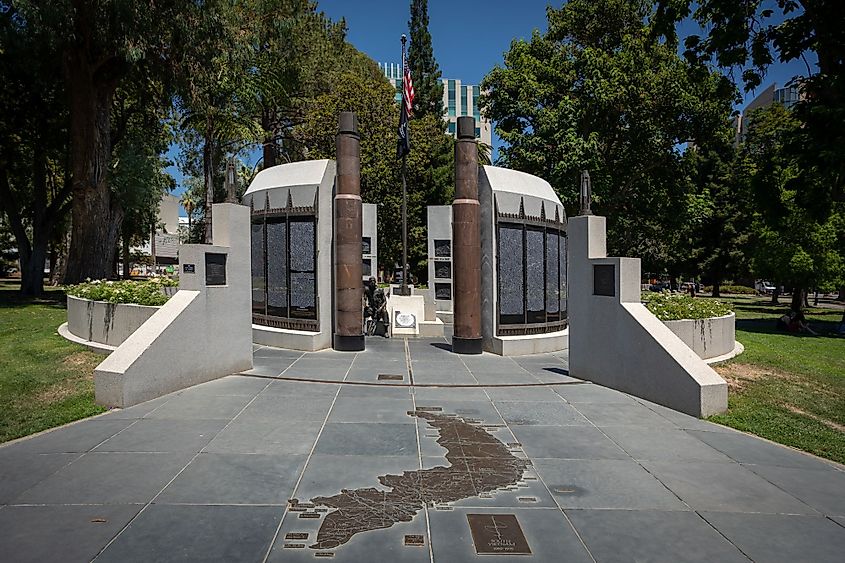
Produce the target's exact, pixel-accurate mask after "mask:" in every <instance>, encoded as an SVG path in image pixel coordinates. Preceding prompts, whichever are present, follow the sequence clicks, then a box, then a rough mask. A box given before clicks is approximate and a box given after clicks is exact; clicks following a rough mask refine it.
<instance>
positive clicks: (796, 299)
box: [789, 287, 804, 313]
mask: <svg viewBox="0 0 845 563" xmlns="http://www.w3.org/2000/svg"><path fill="white" fill-rule="evenodd" d="M803 304H804V289H803V288H800V287H793V288H792V302H791V303H790V305H789V308H790V309H792V310H793V311H795V312H796V313H797V312H798V311H800V310H801V305H803Z"/></svg>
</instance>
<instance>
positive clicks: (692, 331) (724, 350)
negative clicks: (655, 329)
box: [663, 313, 737, 360]
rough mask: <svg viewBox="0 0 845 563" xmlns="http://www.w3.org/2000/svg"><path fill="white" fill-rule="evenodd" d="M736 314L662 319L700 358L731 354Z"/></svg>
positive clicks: (734, 344) (734, 339)
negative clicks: (671, 319)
mask: <svg viewBox="0 0 845 563" xmlns="http://www.w3.org/2000/svg"><path fill="white" fill-rule="evenodd" d="M735 321H736V315H735V314H734V313H731V314H729V315H725V316H724V317H710V318H708V319H682V320H680V321H663V324H665V325H666V326H667V327H669V330H671V331H672V332H674V333H675V335H676V336H677V337H678V338H680V339H681V340H683V341H684V344H686V345H687V346H689V347H690V348H692V350H693V352H695V353H696V354H698V356H699V357H700V358H701V359H702V360H709V359H711V358H716V357H719V356H725V355H729V354H732V353H733V352H734V348H735V347H736V346H737V343H736V328H735Z"/></svg>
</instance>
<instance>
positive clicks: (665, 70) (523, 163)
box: [481, 0, 734, 271]
mask: <svg viewBox="0 0 845 563" xmlns="http://www.w3.org/2000/svg"><path fill="white" fill-rule="evenodd" d="M650 13H651V2H648V1H646V0H599V1H593V0H573V1H571V2H568V3H567V4H565V5H564V6H563V7H562V8H560V9H549V10H548V19H549V27H548V31H547V32H546V33H545V34H541V33H539V32H535V33H534V35H533V36H532V37H531V39H530V40H528V41H522V40H520V41H514V42H513V43H512V44H511V48H510V50H509V51H508V52H507V53H506V54H505V60H504V65H503V66H502V67H496V68H494V69H493V70H492V71H491V72H490V73H489V74H488V75H487V77H486V78H485V79H484V81H483V83H482V90H483V91H485V92H486V94H485V95H482V98H481V105H482V108H483V109H484V111H485V113H486V114H487V115H488V116H489V117H490V118H492V119H493V120H494V121H495V122H496V131H497V133H498V134H499V136H500V137H501V138H502V140H503V141H505V143H507V146H505V147H504V148H503V149H501V151H500V155H501V156H500V159H501V161H502V164H504V165H506V166H509V167H512V168H515V169H519V170H522V171H525V172H529V173H532V174H536V175H538V176H541V177H543V178H545V179H546V180H548V181H549V182H550V183H551V184H552V186H553V187H554V188H555V190H556V191H557V193H558V195H559V196H560V197H561V200H562V201H563V203H564V205H565V206H566V207H567V210H568V212H569V213H570V214H573V213H574V212H576V211H577V205H578V186H579V181H578V178H579V174H580V171H581V170H584V169H588V170H589V171H590V175H591V178H592V183H593V195H594V206H593V211H594V212H597V213H599V214H602V215H605V216H607V218H608V246H609V250H610V251H611V252H612V253H618V254H621V255H632V256H640V257H642V259H643V266H644V268H645V269H646V270H647V271H649V270H650V271H660V270H663V269H665V268H667V267H668V266H669V265H671V264H672V263H673V262H675V261H676V260H677V259H678V254H681V253H682V252H683V251H681V252H679V249H683V248H684V246H683V243H684V240H683V238H682V236H683V235H685V231H684V230H685V229H686V228H687V225H688V224H690V222H691V216H692V215H693V213H695V212H696V208H695V206H694V205H690V203H694V202H691V201H690V198H689V197H688V196H689V194H690V193H692V192H693V187H692V186H691V180H690V172H691V171H690V165H689V164H688V163H687V162H685V159H684V158H683V154H682V152H681V150H680V149H679V146H680V145H682V144H684V143H687V142H688V141H694V142H695V143H696V144H697V145H699V146H702V145H707V144H708V143H710V142H712V140H713V139H714V138H724V137H726V136H728V135H729V128H728V123H729V122H728V116H729V114H730V111H731V107H730V106H731V100H732V98H733V95H734V89H733V87H732V86H731V85H730V83H729V82H728V81H727V80H726V79H725V78H724V77H722V76H720V75H718V74H716V73H712V72H710V71H708V70H707V69H706V68H703V67H701V66H696V65H690V64H689V63H687V62H685V61H683V60H682V59H681V58H680V57H678V55H677V53H676V50H675V49H674V47H672V46H670V45H667V44H665V43H661V42H659V41H657V40H656V39H655V36H654V30H653V29H652V28H650V27H649V25H648V24H647V18H648V16H649V15H650Z"/></svg>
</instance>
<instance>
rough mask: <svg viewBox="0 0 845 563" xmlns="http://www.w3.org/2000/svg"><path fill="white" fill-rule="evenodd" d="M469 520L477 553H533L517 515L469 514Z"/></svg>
mask: <svg viewBox="0 0 845 563" xmlns="http://www.w3.org/2000/svg"><path fill="white" fill-rule="evenodd" d="M467 520H468V521H469V529H470V531H471V532H472V542H473V543H474V544H475V552H476V553H477V554H479V555H531V548H530V547H529V546H528V540H526V539H525V534H524V533H523V532H522V528H521V527H520V525H519V521H518V520H517V519H516V515H514V514H467Z"/></svg>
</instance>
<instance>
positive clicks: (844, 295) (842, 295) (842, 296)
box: [836, 285, 845, 301]
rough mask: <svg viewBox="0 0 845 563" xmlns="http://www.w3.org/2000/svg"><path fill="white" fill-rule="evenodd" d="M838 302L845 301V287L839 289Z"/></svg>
mask: <svg viewBox="0 0 845 563" xmlns="http://www.w3.org/2000/svg"><path fill="white" fill-rule="evenodd" d="M836 300H837V301H845V285H843V286H842V287H840V288H839V295H838V296H837V297H836Z"/></svg>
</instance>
